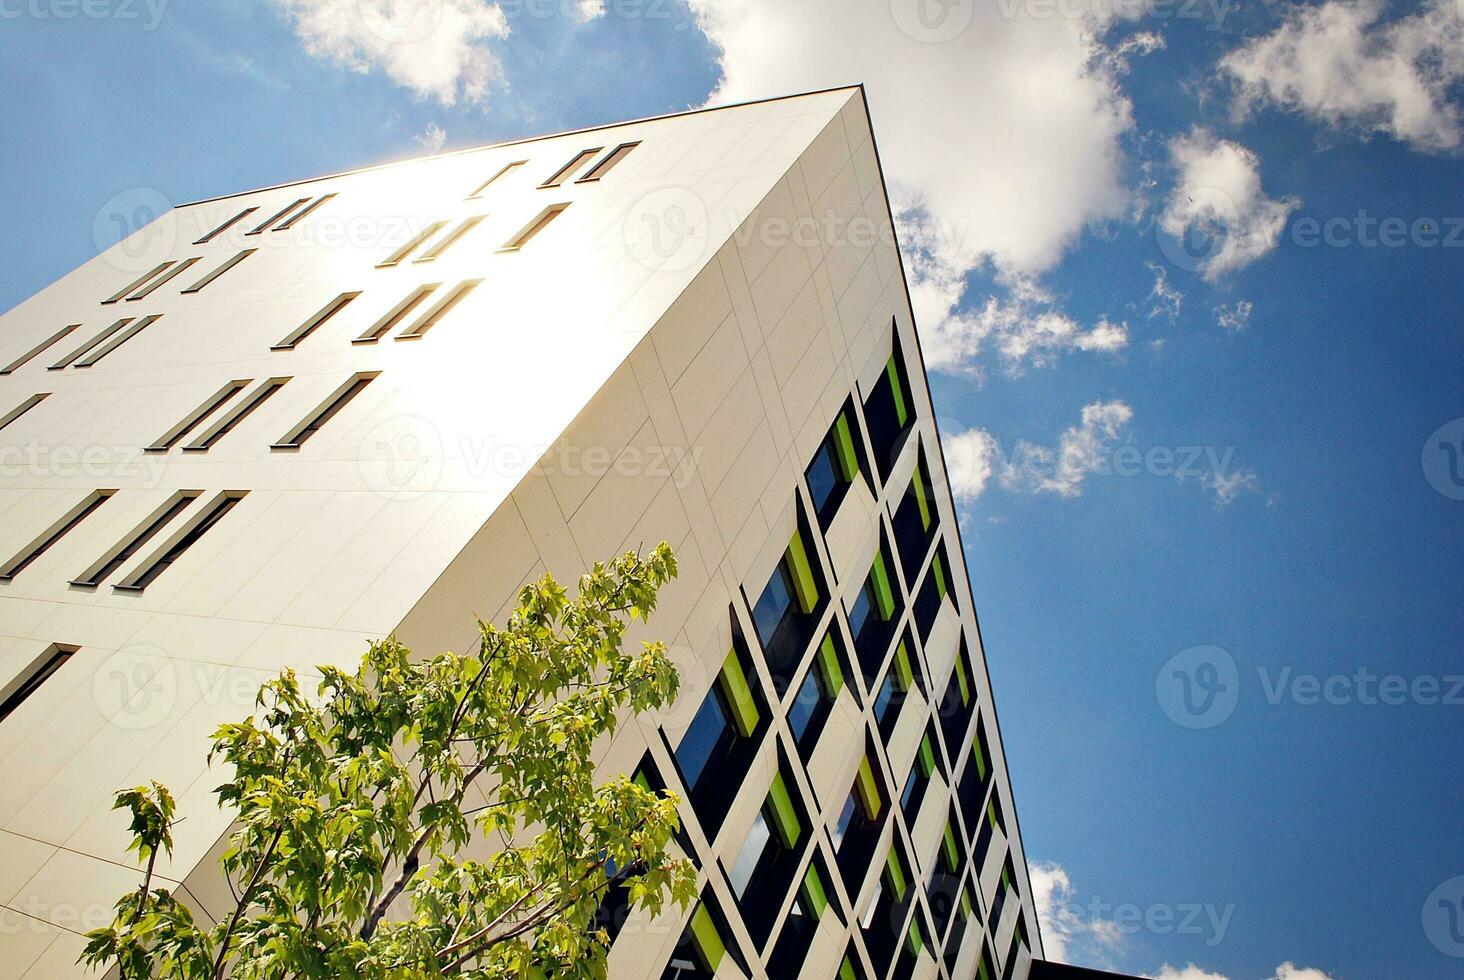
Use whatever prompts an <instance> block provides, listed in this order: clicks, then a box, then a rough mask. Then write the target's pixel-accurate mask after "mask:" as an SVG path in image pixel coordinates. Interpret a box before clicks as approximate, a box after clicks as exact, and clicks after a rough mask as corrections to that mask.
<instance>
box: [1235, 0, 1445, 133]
mask: <svg viewBox="0 0 1464 980" xmlns="http://www.w3.org/2000/svg"><path fill="white" fill-rule="evenodd" d="M1384 9H1385V4H1384V3H1383V0H1330V2H1328V3H1323V4H1321V5H1317V6H1306V5H1297V6H1296V7H1295V8H1294V9H1292V10H1291V11H1290V12H1289V14H1288V16H1287V18H1286V21H1285V23H1283V24H1282V25H1281V26H1280V27H1279V28H1277V29H1276V30H1275V31H1274V32H1272V33H1271V34H1268V35H1266V36H1264V37H1260V38H1256V39H1254V40H1252V41H1250V42H1249V43H1248V44H1246V45H1244V46H1243V47H1241V48H1238V49H1236V50H1235V51H1232V52H1230V53H1229V54H1228V55H1226V56H1225V57H1224V58H1223V59H1222V60H1221V62H1220V68H1221V71H1222V73H1224V74H1226V75H1228V76H1229V77H1230V78H1231V79H1232V80H1234V82H1235V83H1236V85H1237V88H1238V97H1237V103H1236V106H1237V109H1238V111H1239V112H1240V113H1242V114H1245V113H1248V112H1249V111H1251V110H1252V109H1254V108H1256V107H1258V106H1265V105H1274V106H1277V107H1280V108H1282V109H1287V110H1291V111H1294V112H1299V113H1302V114H1303V115H1305V116H1307V117H1308V118H1311V119H1313V120H1317V121H1319V122H1322V123H1325V124H1328V125H1330V126H1333V127H1336V128H1338V129H1343V130H1351V131H1354V132H1358V133H1361V134H1363V135H1364V136H1366V135H1368V134H1371V133H1383V134H1386V135H1388V136H1391V137H1393V138H1394V139H1397V140H1401V141H1403V142H1406V143H1408V144H1410V145H1411V146H1413V147H1415V148H1416V149H1420V150H1427V151H1444V150H1455V149H1458V148H1459V147H1460V145H1461V143H1464V127H1461V123H1460V108H1459V105H1458V104H1457V103H1455V102H1452V101H1450V98H1449V95H1450V89H1451V87H1452V86H1454V85H1455V84H1456V83H1458V82H1459V81H1460V79H1464V8H1461V7H1460V6H1459V4H1458V0H1424V3H1423V4H1422V6H1421V7H1419V8H1418V9H1417V10H1416V11H1415V12H1413V13H1412V14H1410V15H1408V16H1405V17H1402V18H1399V19H1397V20H1394V21H1392V22H1390V23H1380V22H1379V18H1380V17H1381V15H1382V13H1383V11H1384Z"/></svg>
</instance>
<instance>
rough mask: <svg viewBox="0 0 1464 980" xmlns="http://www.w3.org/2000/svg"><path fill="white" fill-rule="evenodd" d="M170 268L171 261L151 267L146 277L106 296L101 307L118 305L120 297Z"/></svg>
mask: <svg viewBox="0 0 1464 980" xmlns="http://www.w3.org/2000/svg"><path fill="white" fill-rule="evenodd" d="M172 267H173V263H172V261H171V260H170V261H167V262H163V263H160V264H158V265H155V266H153V268H152V269H150V270H149V271H148V272H147V274H146V275H144V276H141V277H140V278H137V279H134V280H133V281H132V282H129V283H128V284H127V285H126V286H123V287H122V288H121V289H119V290H117V291H116V292H115V293H113V294H112V295H111V296H108V297H107V298H106V299H104V300H102V305H103V306H111V305H112V304H113V303H120V302H122V297H124V296H126V295H127V294H128V293H133V292H136V291H137V290H139V289H141V288H142V287H143V286H146V285H147V284H148V281H149V280H150V279H152V278H153V277H154V276H160V275H162V274H163V273H164V272H167V271H168V270H169V269H170V268H172Z"/></svg>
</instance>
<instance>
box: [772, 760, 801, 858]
mask: <svg viewBox="0 0 1464 980" xmlns="http://www.w3.org/2000/svg"><path fill="white" fill-rule="evenodd" d="M767 806H768V816H769V817H770V818H771V820H772V824H773V829H774V830H775V831H777V834H778V840H779V841H781V842H782V844H783V846H784V847H786V848H787V849H788V850H790V851H791V850H793V848H795V847H797V846H798V838H800V837H802V836H803V827H802V825H801V824H800V823H799V822H798V811H797V810H796V809H794V807H793V798H792V797H791V796H789V795H788V784H787V783H785V782H784V781H783V774H782V773H781V772H780V773H778V774H777V775H776V776H774V777H773V785H772V786H771V787H769V789H768V801H767Z"/></svg>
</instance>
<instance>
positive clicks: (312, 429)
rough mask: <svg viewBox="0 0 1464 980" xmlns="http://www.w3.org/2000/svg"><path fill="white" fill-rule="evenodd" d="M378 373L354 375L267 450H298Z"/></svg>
mask: <svg viewBox="0 0 1464 980" xmlns="http://www.w3.org/2000/svg"><path fill="white" fill-rule="evenodd" d="M379 373H380V372H371V373H369V374H358V375H356V376H355V377H354V378H352V379H351V380H350V381H348V382H346V383H345V385H343V386H342V387H341V388H339V389H338V390H337V391H336V392H335V394H333V395H331V396H330V397H329V398H327V399H326V400H325V402H324V404H322V405H321V406H320V407H319V408H317V409H316V410H315V412H314V413H313V414H312V415H311V416H310V417H309V418H308V419H306V420H305V421H304V422H302V423H301V424H300V425H298V426H296V427H295V428H294V429H291V430H290V433H289V435H287V436H285V437H284V438H283V439H281V440H280V441H279V442H277V443H275V444H274V445H272V446H270V447H269V448H271V449H299V448H300V447H301V446H302V445H304V444H305V440H307V439H309V438H310V437H311V436H313V435H315V433H317V432H319V431H320V428H321V426H323V425H325V423H327V422H329V421H330V420H331V419H333V418H335V416H336V413H338V412H339V411H340V410H341V409H343V408H345V407H346V406H347V405H349V404H350V403H351V399H353V398H355V397H356V396H357V395H359V394H360V393H361V392H362V391H364V390H365V389H366V386H367V385H369V384H370V383H371V382H372V381H374V380H375V379H376V377H377V375H378V374H379Z"/></svg>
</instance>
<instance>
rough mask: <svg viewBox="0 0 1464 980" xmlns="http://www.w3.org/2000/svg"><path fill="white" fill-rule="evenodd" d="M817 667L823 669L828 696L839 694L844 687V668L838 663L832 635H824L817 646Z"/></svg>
mask: <svg viewBox="0 0 1464 980" xmlns="http://www.w3.org/2000/svg"><path fill="white" fill-rule="evenodd" d="M818 663H819V669H821V670H822V671H823V679H824V690H825V692H826V693H827V694H828V696H829V697H830V698H836V697H838V696H839V692H840V691H842V690H843V689H844V668H843V666H842V665H841V664H840V663H839V651H838V648H836V647H835V646H834V635H833V634H832V633H830V634H829V635H828V636H825V637H824V641H823V643H821V644H819V648H818Z"/></svg>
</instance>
